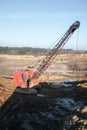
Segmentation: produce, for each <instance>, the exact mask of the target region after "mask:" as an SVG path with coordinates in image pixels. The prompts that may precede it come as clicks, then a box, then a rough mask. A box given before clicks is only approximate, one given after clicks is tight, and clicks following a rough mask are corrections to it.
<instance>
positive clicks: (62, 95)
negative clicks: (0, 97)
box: [0, 81, 87, 130]
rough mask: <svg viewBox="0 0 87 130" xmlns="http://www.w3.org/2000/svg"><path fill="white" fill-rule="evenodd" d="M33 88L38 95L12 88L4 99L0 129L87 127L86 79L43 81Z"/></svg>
mask: <svg viewBox="0 0 87 130" xmlns="http://www.w3.org/2000/svg"><path fill="white" fill-rule="evenodd" d="M83 86H84V87H83ZM34 89H36V90H37V94H36V95H28V94H21V93H17V92H13V93H12V95H11V96H10V97H9V98H8V99H7V100H6V101H5V102H4V104H3V105H2V106H1V108H0V130H38V129H39V130H64V129H65V130H74V129H75V130H78V129H83V130H86V129H87V120H86V119H87V81H75V82H73V81H69V82H63V83H60V84H58V83H57V84H56V85H55V84H53V83H41V84H40V87H38V88H36V87H34Z"/></svg>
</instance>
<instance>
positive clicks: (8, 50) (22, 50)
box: [0, 46, 87, 56]
mask: <svg viewBox="0 0 87 130" xmlns="http://www.w3.org/2000/svg"><path fill="white" fill-rule="evenodd" d="M47 52H48V49H45V48H32V47H2V46H0V54H10V55H26V54H27V55H29V54H30V55H36V56H37V55H45V54H47ZM81 52H83V53H87V51H74V50H72V49H62V51H61V52H60V53H63V54H65V53H81Z"/></svg>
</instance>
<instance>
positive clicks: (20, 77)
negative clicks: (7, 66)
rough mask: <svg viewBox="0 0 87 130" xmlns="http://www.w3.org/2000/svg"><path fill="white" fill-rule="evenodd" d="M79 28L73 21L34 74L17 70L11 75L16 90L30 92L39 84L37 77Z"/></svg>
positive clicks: (78, 24)
mask: <svg viewBox="0 0 87 130" xmlns="http://www.w3.org/2000/svg"><path fill="white" fill-rule="evenodd" d="M79 26H80V22H79V21H75V22H74V23H73V24H72V25H71V26H70V27H69V29H68V30H67V31H66V33H65V34H64V35H63V37H62V38H61V39H60V40H59V41H58V43H57V44H56V45H55V46H54V47H53V49H51V50H50V51H49V53H48V54H47V55H46V57H45V58H44V59H43V60H42V62H41V63H40V65H39V67H38V68H37V70H36V71H35V72H34V71H33V70H18V71H15V72H14V73H13V80H14V82H15V83H16V84H17V86H18V89H17V90H19V89H20V90H23V91H24V90H26V91H28V90H29V92H30V88H32V87H33V86H35V85H38V84H39V77H40V76H41V75H42V74H43V73H44V72H45V71H46V70H47V68H48V67H49V66H50V64H51V63H52V62H53V60H54V59H55V57H56V56H57V55H58V53H59V52H60V51H61V49H62V48H63V46H64V45H65V44H66V43H67V41H68V40H69V39H70V37H71V36H72V34H73V33H74V32H75V30H77V29H78V28H79Z"/></svg>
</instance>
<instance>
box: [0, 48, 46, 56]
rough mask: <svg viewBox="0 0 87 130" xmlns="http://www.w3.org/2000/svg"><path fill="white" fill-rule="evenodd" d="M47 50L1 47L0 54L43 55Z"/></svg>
mask: <svg viewBox="0 0 87 130" xmlns="http://www.w3.org/2000/svg"><path fill="white" fill-rule="evenodd" d="M46 52H47V49H44V48H32V47H0V54H13V55H25V54H33V55H41V54H45V53H46Z"/></svg>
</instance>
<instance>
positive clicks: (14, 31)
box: [0, 0, 87, 50]
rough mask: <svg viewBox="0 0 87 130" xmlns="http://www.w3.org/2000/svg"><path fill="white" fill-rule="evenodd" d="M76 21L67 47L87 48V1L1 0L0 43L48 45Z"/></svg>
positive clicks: (4, 44)
mask: <svg viewBox="0 0 87 130" xmlns="http://www.w3.org/2000/svg"><path fill="white" fill-rule="evenodd" d="M77 20H78V21H80V27H79V29H78V30H76V31H75V32H74V34H73V35H72V37H71V38H70V39H69V41H68V42H67V43H66V45H65V48H67V49H79V50H87V0H0V46H6V47H40V48H49V47H50V46H51V45H53V44H54V43H55V41H56V40H57V39H59V37H60V36H61V35H63V34H64V33H65V32H66V31H67V30H68V28H69V27H70V26H71V25H72V24H73V23H74V22H75V21H77ZM55 44H56V43H55ZM55 44H54V45H55Z"/></svg>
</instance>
